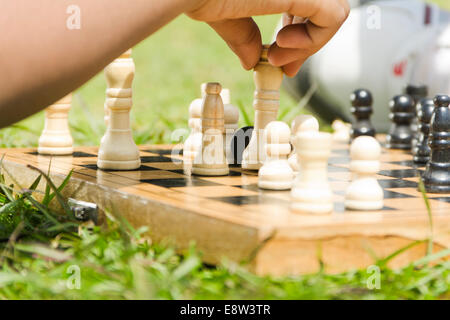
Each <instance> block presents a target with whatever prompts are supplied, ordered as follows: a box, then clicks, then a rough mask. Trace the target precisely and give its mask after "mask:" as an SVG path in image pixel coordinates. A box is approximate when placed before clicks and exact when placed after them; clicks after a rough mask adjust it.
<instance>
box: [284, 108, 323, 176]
mask: <svg viewBox="0 0 450 320" xmlns="http://www.w3.org/2000/svg"><path fill="white" fill-rule="evenodd" d="M307 131H315V132H318V131H319V122H318V121H317V119H316V118H314V117H313V116H311V115H307V114H301V115H299V116H297V117H295V119H294V120H293V121H292V124H291V143H292V145H293V146H294V142H293V140H294V138H295V136H296V135H298V134H299V133H300V132H307ZM288 162H289V165H290V166H291V168H292V170H294V172H298V171H299V170H300V164H299V162H298V160H297V152H296V150H295V146H294V147H293V148H292V152H291V154H290V155H289V159H288Z"/></svg>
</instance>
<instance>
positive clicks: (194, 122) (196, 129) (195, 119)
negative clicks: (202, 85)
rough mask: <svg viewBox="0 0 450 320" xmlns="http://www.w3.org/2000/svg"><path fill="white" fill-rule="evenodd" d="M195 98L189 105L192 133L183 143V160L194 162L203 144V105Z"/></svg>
mask: <svg viewBox="0 0 450 320" xmlns="http://www.w3.org/2000/svg"><path fill="white" fill-rule="evenodd" d="M197 100H200V101H202V99H195V100H194V101H192V103H191V105H190V106H189V127H190V128H191V133H190V135H189V137H187V139H186V141H185V142H184V144H183V162H184V163H192V161H194V159H195V156H196V155H197V153H198V151H199V150H200V148H201V146H202V119H201V117H202V105H201V103H198V101H197Z"/></svg>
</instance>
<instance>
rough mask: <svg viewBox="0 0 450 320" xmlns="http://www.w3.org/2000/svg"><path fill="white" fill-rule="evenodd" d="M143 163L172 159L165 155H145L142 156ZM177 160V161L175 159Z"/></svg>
mask: <svg viewBox="0 0 450 320" xmlns="http://www.w3.org/2000/svg"><path fill="white" fill-rule="evenodd" d="M141 162H142V163H153V162H172V159H170V158H168V157H164V156H159V157H158V156H144V157H141ZM174 162H175V161H174Z"/></svg>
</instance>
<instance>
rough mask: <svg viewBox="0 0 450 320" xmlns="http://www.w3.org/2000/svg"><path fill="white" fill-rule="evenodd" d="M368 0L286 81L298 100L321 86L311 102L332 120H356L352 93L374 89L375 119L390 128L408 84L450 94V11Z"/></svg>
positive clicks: (411, 0)
mask: <svg viewBox="0 0 450 320" xmlns="http://www.w3.org/2000/svg"><path fill="white" fill-rule="evenodd" d="M353 2H358V1H353ZM362 2H363V3H364V4H363V5H361V6H358V7H354V8H352V11H351V13H350V16H349V18H348V20H347V21H346V22H345V23H344V25H343V26H342V28H341V29H340V30H339V31H338V33H337V34H336V36H335V37H334V38H333V39H332V40H331V41H330V42H329V43H328V44H327V45H326V46H325V47H324V48H322V50H320V51H319V52H318V53H317V54H315V55H314V56H312V57H311V58H310V59H309V60H308V61H307V62H306V63H305V65H304V66H303V67H302V69H301V71H300V72H299V74H298V75H297V76H296V77H295V78H292V79H286V80H285V86H286V88H287V90H288V91H289V92H290V93H291V94H292V95H293V96H294V97H296V98H298V99H300V98H301V96H302V95H304V94H305V92H307V90H308V88H310V87H311V86H312V85H313V84H314V85H315V86H317V90H316V92H315V94H314V95H313V97H312V99H311V101H310V103H309V105H310V106H311V108H312V109H313V111H314V112H316V113H318V114H319V115H320V116H322V117H323V118H325V119H326V120H329V121H332V120H333V119H335V118H342V119H344V120H347V121H349V120H351V119H352V117H351V114H350V102H349V96H350V94H351V92H353V91H354V90H355V89H358V88H366V89H369V90H370V91H371V92H372V94H373V97H374V114H373V116H372V122H373V124H374V125H375V127H376V128H377V130H380V131H385V130H387V129H388V127H389V125H390V121H389V118H388V113H389V100H390V99H391V98H392V97H393V96H394V95H397V94H400V93H402V91H403V90H404V87H405V86H406V85H407V84H409V83H411V84H426V85H428V86H429V93H430V96H433V95H435V94H437V93H441V94H442V93H443V94H450V13H448V12H446V11H444V10H441V9H440V8H439V7H437V6H435V5H432V4H428V3H424V2H423V1H420V0H390V1H362Z"/></svg>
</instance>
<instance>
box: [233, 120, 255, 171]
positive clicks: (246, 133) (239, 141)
mask: <svg viewBox="0 0 450 320" xmlns="http://www.w3.org/2000/svg"><path fill="white" fill-rule="evenodd" d="M252 132H253V127H252V126H249V127H243V128H240V129H239V130H237V131H236V132H235V133H234V135H233V138H231V141H230V150H231V154H232V159H233V163H229V165H230V166H240V165H241V164H242V154H243V153H244V150H245V148H247V146H248V144H249V143H250V138H251V136H252Z"/></svg>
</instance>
